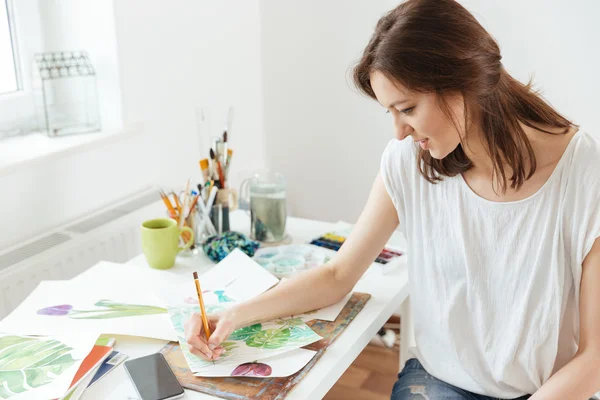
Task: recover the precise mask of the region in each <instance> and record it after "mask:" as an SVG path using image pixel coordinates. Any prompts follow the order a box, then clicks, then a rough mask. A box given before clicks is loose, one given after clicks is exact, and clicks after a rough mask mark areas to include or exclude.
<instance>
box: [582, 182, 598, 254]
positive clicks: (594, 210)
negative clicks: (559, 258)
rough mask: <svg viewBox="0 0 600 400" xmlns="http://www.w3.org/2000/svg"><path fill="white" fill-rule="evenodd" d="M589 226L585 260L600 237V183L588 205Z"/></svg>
mask: <svg viewBox="0 0 600 400" xmlns="http://www.w3.org/2000/svg"><path fill="white" fill-rule="evenodd" d="M588 209H589V214H588V224H587V229H586V232H585V235H584V245H583V259H584V260H585V257H586V256H587V255H588V253H589V252H590V250H592V246H593V245H594V242H595V241H596V239H597V238H599V237H600V183H598V184H597V185H596V187H595V188H594V193H593V196H592V198H591V201H590V202H589V205H588Z"/></svg>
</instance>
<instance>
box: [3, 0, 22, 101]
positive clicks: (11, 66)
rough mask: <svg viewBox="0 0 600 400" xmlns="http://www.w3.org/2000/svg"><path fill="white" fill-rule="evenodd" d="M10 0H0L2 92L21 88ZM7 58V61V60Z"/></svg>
mask: <svg viewBox="0 0 600 400" xmlns="http://www.w3.org/2000/svg"><path fill="white" fill-rule="evenodd" d="M9 17H10V13H9V10H8V0H0V60H2V62H0V94H4V93H10V92H16V91H17V90H19V81H18V76H17V67H16V57H15V47H14V43H13V40H12V39H13V35H12V29H11V21H10V19H9ZM5 60H6V61H5Z"/></svg>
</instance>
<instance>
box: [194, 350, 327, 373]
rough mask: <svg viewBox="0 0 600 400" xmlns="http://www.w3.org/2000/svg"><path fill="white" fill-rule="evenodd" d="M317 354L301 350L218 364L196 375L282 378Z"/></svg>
mask: <svg viewBox="0 0 600 400" xmlns="http://www.w3.org/2000/svg"><path fill="white" fill-rule="evenodd" d="M316 353H317V352H316V351H314V350H306V349H302V348H300V349H296V350H291V351H288V352H286V353H282V354H279V355H275V356H271V357H266V358H261V359H253V360H252V361H247V362H237V363H233V362H227V363H218V362H217V363H215V364H214V365H212V366H210V367H207V368H205V369H203V370H202V371H201V372H199V373H195V374H194V375H195V376H203V377H227V376H243V377H246V378H254V379H262V378H281V377H284V376H290V375H292V374H295V373H296V372H298V371H300V370H301V369H302V368H303V367H304V366H305V365H306V364H308V363H309V362H310V360H311V359H312V358H313V357H314V356H315V354H316Z"/></svg>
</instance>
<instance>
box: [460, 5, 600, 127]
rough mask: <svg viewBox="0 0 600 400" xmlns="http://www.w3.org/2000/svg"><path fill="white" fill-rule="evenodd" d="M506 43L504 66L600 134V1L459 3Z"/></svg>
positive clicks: (565, 111)
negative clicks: (599, 24) (599, 114)
mask: <svg viewBox="0 0 600 400" xmlns="http://www.w3.org/2000/svg"><path fill="white" fill-rule="evenodd" d="M459 1H460V3H462V4H463V5H464V6H465V7H466V8H467V9H468V10H469V11H471V12H472V13H473V14H474V15H475V17H476V18H477V19H478V20H479V22H481V23H482V25H483V26H484V27H485V28H486V29H487V30H488V31H489V32H490V33H491V34H492V36H494V38H495V39H496V40H497V41H498V43H499V45H500V51H501V52H502V56H503V57H502V62H503V64H504V66H505V67H506V68H507V70H508V71H509V72H510V73H511V74H513V76H514V77H515V78H517V79H519V80H521V81H523V82H527V81H529V78H530V77H531V76H533V78H534V87H536V88H538V89H541V92H542V94H543V95H544V97H545V98H546V99H547V100H548V101H549V102H550V103H551V104H552V105H553V106H555V107H556V108H557V109H558V110H559V111H560V112H562V113H563V114H565V115H566V116H567V117H569V118H572V119H573V120H574V122H575V123H576V124H580V125H581V128H582V129H584V130H587V131H589V132H592V133H594V134H597V135H600V118H598V104H599V103H598V94H600V75H599V74H598V69H599V68H600V45H599V44H598V40H599V39H600V27H599V26H598V21H599V20H600V2H598V1H595V0H569V1H561V0H528V1H519V0H503V1H487V0H459Z"/></svg>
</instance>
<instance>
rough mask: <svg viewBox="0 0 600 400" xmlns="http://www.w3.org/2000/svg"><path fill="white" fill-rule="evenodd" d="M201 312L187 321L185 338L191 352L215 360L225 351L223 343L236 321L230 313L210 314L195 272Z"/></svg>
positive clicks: (205, 358)
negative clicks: (205, 306) (205, 305)
mask: <svg viewBox="0 0 600 400" xmlns="http://www.w3.org/2000/svg"><path fill="white" fill-rule="evenodd" d="M194 283H195V285H196V291H197V294H198V303H199V305H200V313H195V314H194V315H193V316H192V317H191V318H190V319H189V320H188V321H187V322H186V323H185V338H186V341H187V343H188V345H189V349H190V352H191V353H192V354H194V355H197V356H198V357H200V358H203V359H204V360H208V361H215V360H218V359H219V358H220V357H221V354H223V353H224V352H225V348H224V347H223V346H221V343H222V342H223V341H224V340H225V339H227V338H228V337H229V335H231V332H233V328H234V323H233V321H232V320H231V319H230V318H229V314H228V313H224V314H222V315H218V314H213V315H208V314H206V311H205V309H204V300H203V298H202V289H201V288H200V282H199V280H198V274H197V273H196V272H194Z"/></svg>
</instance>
